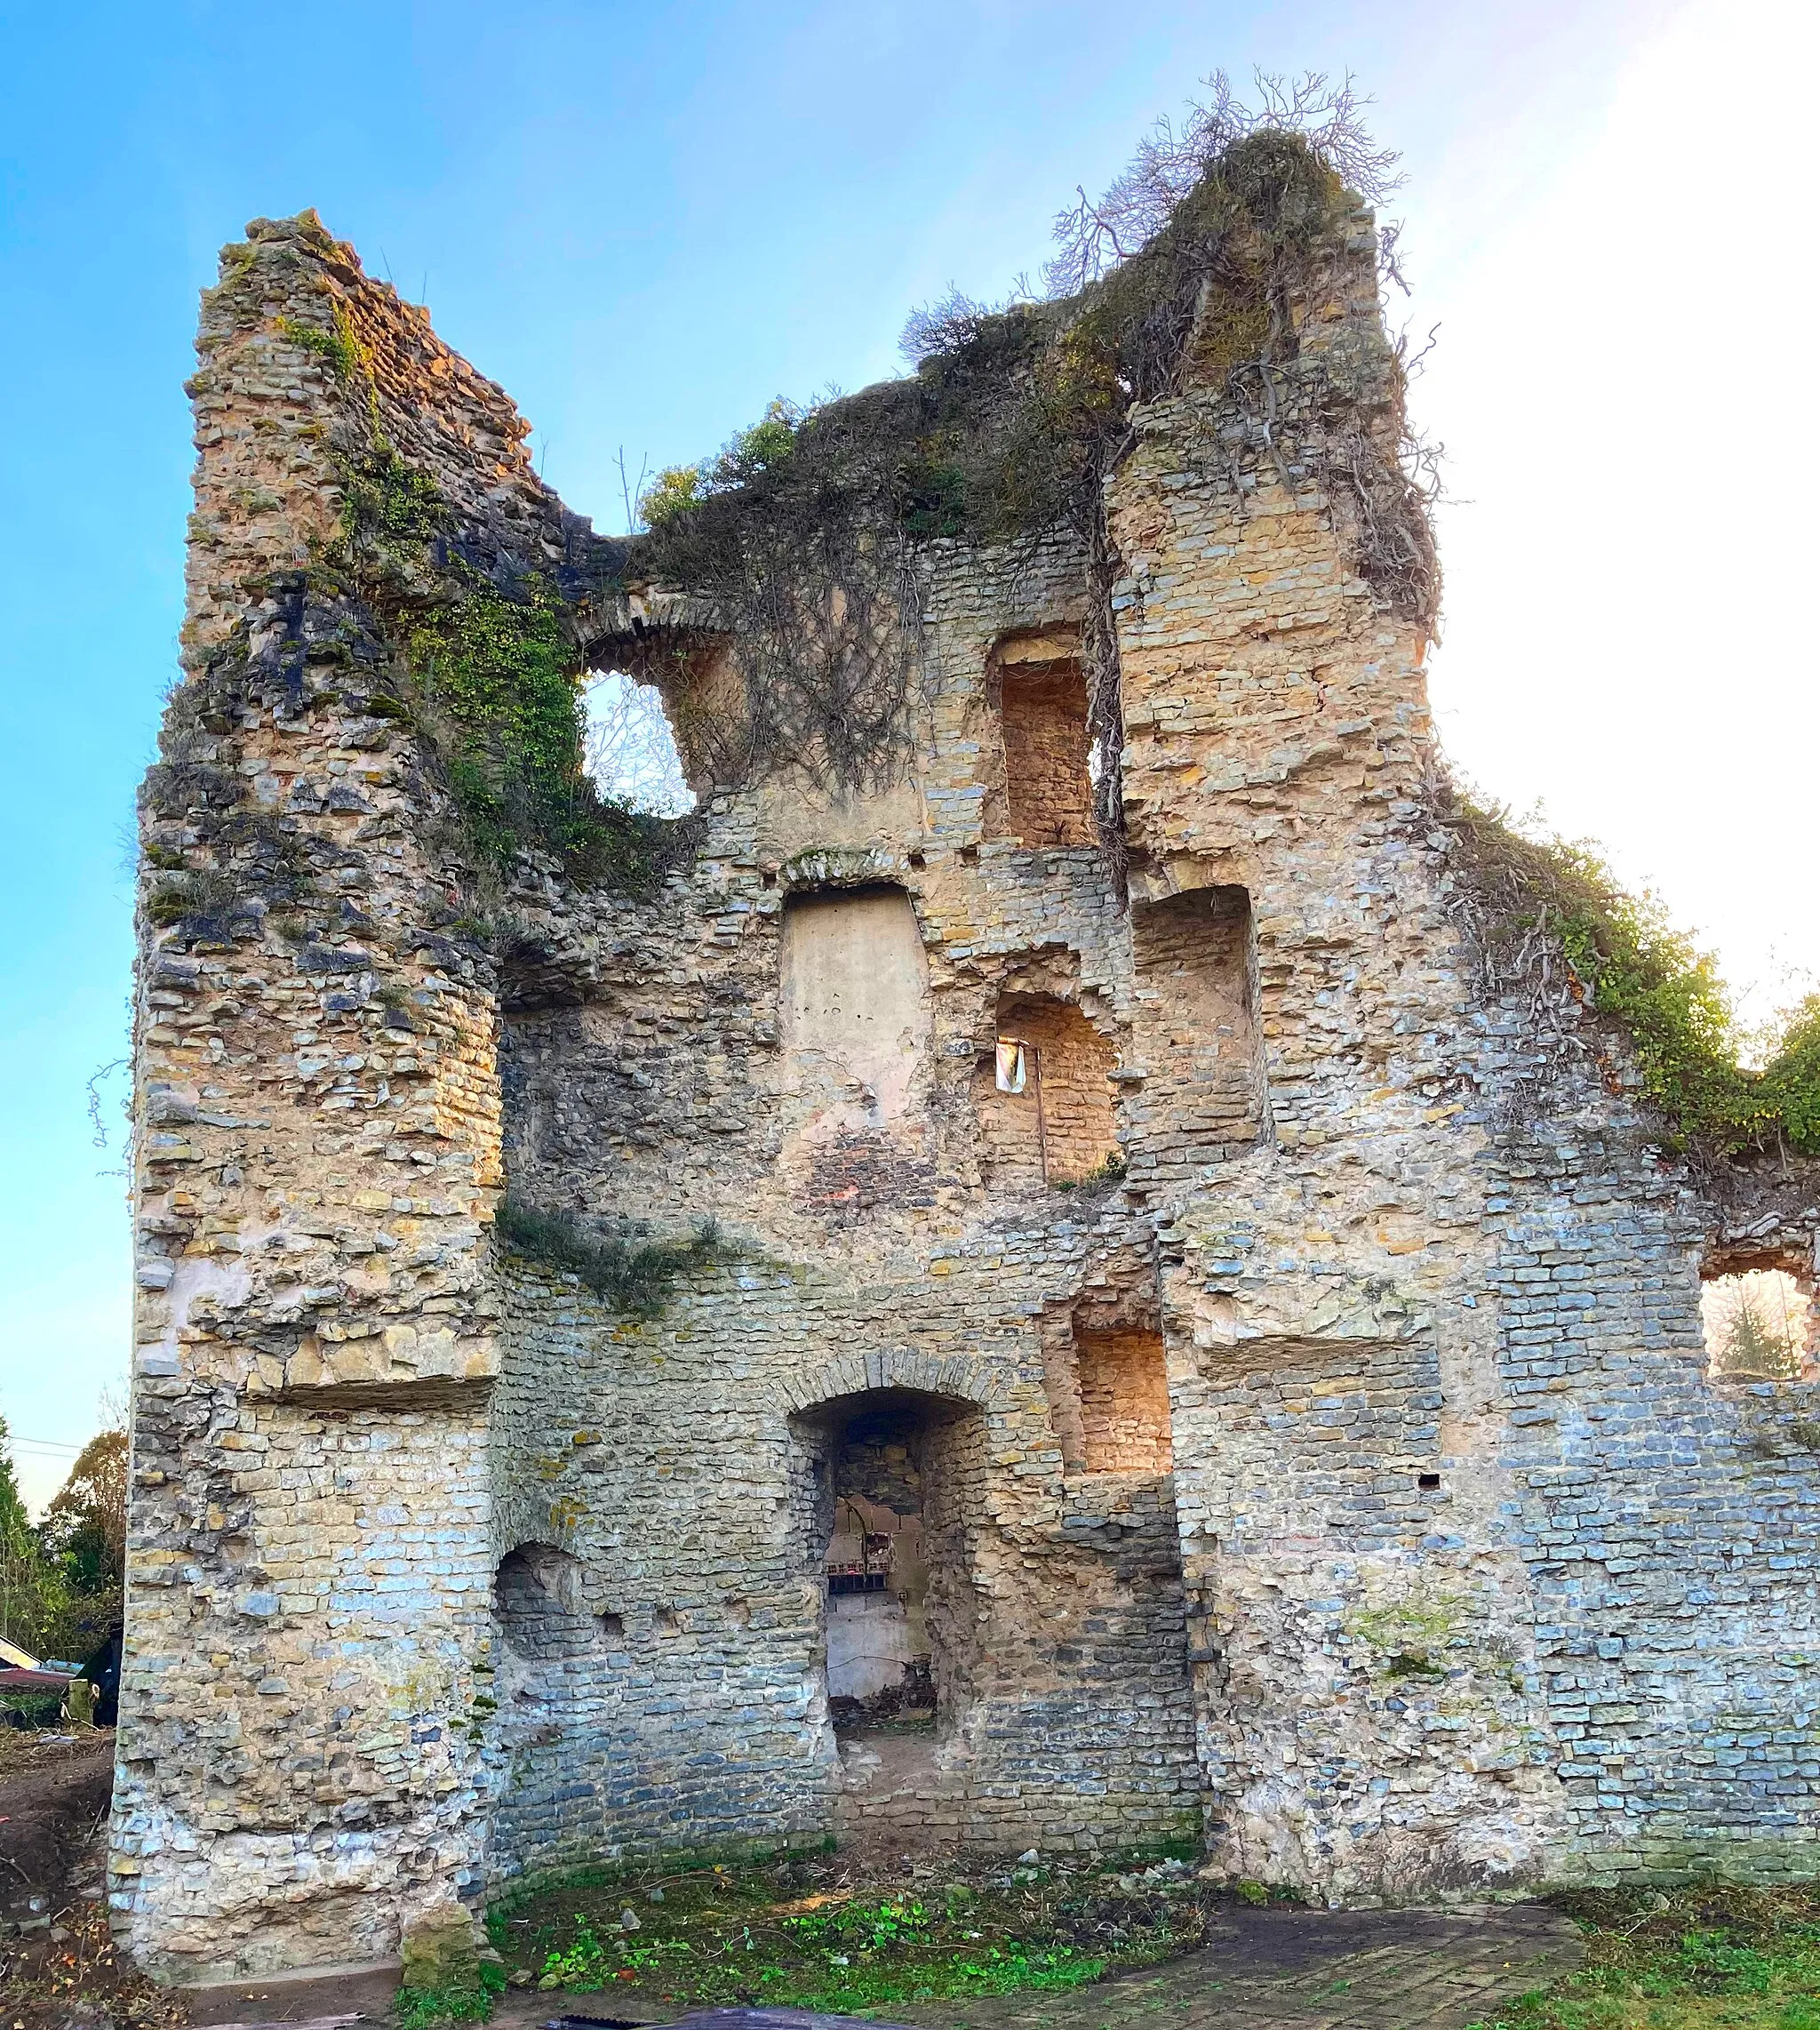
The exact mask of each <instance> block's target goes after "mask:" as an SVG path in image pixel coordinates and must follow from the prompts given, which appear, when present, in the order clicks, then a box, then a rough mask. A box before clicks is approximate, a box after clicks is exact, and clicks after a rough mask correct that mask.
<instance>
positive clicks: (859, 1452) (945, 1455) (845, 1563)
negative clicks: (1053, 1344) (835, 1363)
mask: <svg viewBox="0 0 1820 2030" xmlns="http://www.w3.org/2000/svg"><path fill="white" fill-rule="evenodd" d="M798 1431H799V1436H800V1437H801V1439H802V1442H803V1443H804V1445H805V1447H806V1449H807V1451H808V1454H809V1465H810V1475H809V1480H810V1484H811V1486H812V1488H813V1498H812V1505H811V1513H810V1515H807V1516H805V1518H804V1520H805V1522H806V1524H807V1530H808V1536H809V1544H808V1546H807V1547H808V1549H809V1553H810V1558H811V1559H812V1561H813V1569H814V1570H815V1573H816V1578H817V1581H818V1586H819V1588H820V1591H821V1594H822V1598H823V1624H822V1625H823V1631H824V1636H825V1642H824V1649H823V1657H824V1662H823V1668H824V1671H825V1673H826V1691H827V1705H828V1715H829V1718H830V1720H831V1721H832V1722H833V1724H834V1738H835V1745H836V1747H837V1750H838V1754H839V1757H840V1804H839V1807H838V1809H837V1818H840V1819H841V1820H842V1822H843V1823H845V1824H847V1825H848V1826H850V1827H852V1828H855V1829H858V1827H860V1826H874V1827H879V1826H881V1822H883V1825H884V1826H889V1827H890V1828H891V1829H894V1830H896V1831H897V1832H898V1833H900V1834H903V1833H909V1832H911V1831H914V1829H916V1828H917V1827H919V1826H927V1825H929V1824H930V1823H931V1822H932V1818H933V1815H934V1814H935V1812H936V1809H937V1807H938V1804H939V1802H940V1801H941V1800H942V1799H943V1798H944V1797H945V1796H946V1794H947V1793H948V1790H949V1788H950V1787H951V1781H952V1772H951V1768H950V1766H949V1765H951V1763H952V1760H953V1758H952V1756H951V1755H950V1754H948V1753H947V1751H948V1750H949V1749H950V1748H951V1746H953V1745H954V1744H955V1742H956V1738H957V1735H958V1732H959V1722H960V1720H961V1718H962V1714H963V1713H964V1710H965V1707H966V1705H967V1701H968V1696H969V1690H970V1685H971V1682H972V1680H973V1678H974V1675H975V1669H974V1664H975V1657H974V1652H975V1650H976V1649H977V1647H978V1643H977V1638H976V1634H975V1626H974V1609H973V1601H972V1592H973V1589H972V1587H971V1586H970V1582H969V1569H970V1554H969V1527H968V1520H967V1519H968V1515H969V1514H970V1507H971V1504H970V1499H969V1493H970V1489H971V1488H972V1487H973V1485H974V1484H975V1483H976V1481H977V1479H978V1475H979V1474H980V1473H981V1472H982V1470H983V1467H984V1463H985V1444H984V1433H983V1429H982V1419H981V1418H980V1415H979V1412H978V1410H977V1409H975V1408H974V1406H973V1405H971V1404H970V1403H960V1402H956V1401H954V1400H953V1399H951V1398H948V1397H945V1396H938V1395H925V1394H923V1393H922V1391H920V1390H915V1389H904V1388H884V1389H873V1390H867V1391H866V1392H865V1393H864V1394H862V1395H850V1396H844V1397H841V1398H838V1399H836V1400H835V1401H834V1402H832V1403H825V1404H823V1405H822V1406H821V1407H820V1408H819V1409H818V1410H816V1411H810V1412H807V1413H805V1414H804V1416H803V1417H802V1418H801V1419H798Z"/></svg>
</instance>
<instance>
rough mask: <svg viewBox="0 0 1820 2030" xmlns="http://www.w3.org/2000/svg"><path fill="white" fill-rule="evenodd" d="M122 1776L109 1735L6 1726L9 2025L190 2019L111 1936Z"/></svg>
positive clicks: (0, 1833) (4, 1944)
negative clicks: (112, 1842) (110, 1890)
mask: <svg viewBox="0 0 1820 2030" xmlns="http://www.w3.org/2000/svg"><path fill="white" fill-rule="evenodd" d="M113 1781H114V1734H113V1730H112V1729H111V1728H105V1727H84V1728H79V1729H76V1730H74V1731H73V1732H72V1733H68V1734H45V1733H20V1732H16V1731H15V1730H12V1728H0V2030H61V2026H63V2025H66V2024H76V2025H81V2024H92V2025H95V2026H101V2025H103V2024H107V2023H109V2022H112V2023H116V2024H143V2025H148V2026H151V2025H167V2024H180V2023H184V2022H187V2021H188V2017H187V2016H186V2014H185V2012H184V2008H183V2004H182V2002H181V2001H180V1999H179V1998H178V1997H176V1996H174V1995H172V1994H165V1993H164V1992H163V1991H161V1990H160V1989H157V1988H156V1987H154V1986H151V1984H150V1983H149V1982H148V1981H146V1980H144V1979H142V1978H140V1976H139V1975H138V1974H136V1973H134V1972H133V1971H132V1970H131V1969H130V1968H123V1967H122V1966H121V1965H120V1963H119V1961H118V1960H117V1958H116V1954H115V1951H114V1944H113V1940H112V1939H111V1938H109V1936H108V1904H107V1884H106V1874H105V1868H106V1842H107V1833H108V1793H109V1791H110V1789H111V1788H112V1786H113Z"/></svg>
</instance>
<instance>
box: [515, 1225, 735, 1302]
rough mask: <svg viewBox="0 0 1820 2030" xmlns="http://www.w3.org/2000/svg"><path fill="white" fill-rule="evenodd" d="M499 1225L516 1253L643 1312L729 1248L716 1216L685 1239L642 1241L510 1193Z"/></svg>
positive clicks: (620, 1229)
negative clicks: (525, 1201)
mask: <svg viewBox="0 0 1820 2030" xmlns="http://www.w3.org/2000/svg"><path fill="white" fill-rule="evenodd" d="M494 1231H495V1232H496V1233H497V1234H498V1235H499V1240H500V1242H501V1243H502V1244H503V1245H504V1246H505V1247H507V1249H509V1250H510V1251H512V1252H513V1253H514V1254H516V1255H520V1256H523V1258H524V1259H526V1260H528V1261H534V1262H540V1263H542V1264H544V1265H546V1266H547V1267H551V1268H557V1269H566V1270H568V1271H569V1272H571V1274H572V1275H579V1277H580V1278H581V1280H582V1282H583V1283H586V1284H587V1287H588V1288H589V1289H590V1290H591V1291H594V1293H595V1296H596V1297H598V1298H600V1299H602V1300H603V1302H604V1303H606V1304H609V1305H611V1307H613V1308H614V1309H615V1310H617V1311H625V1312H629V1313H630V1314H631V1315H633V1316H635V1317H640V1318H649V1317H651V1316H654V1315H656V1314H657V1313H658V1312H659V1311H660V1310H661V1309H662V1308H663V1306H664V1303H665V1300H666V1299H667V1297H668V1296H669V1294H670V1291H671V1290H672V1289H673V1288H674V1287H675V1283H676V1281H677V1279H678V1278H679V1277H680V1276H682V1275H684V1274H686V1273H687V1272H688V1271H689V1270H690V1269H694V1268H701V1267H706V1266H707V1265H708V1264H709V1263H711V1262H714V1261H717V1260H719V1259H721V1257H722V1253H723V1251H724V1250H723V1245H722V1240H721V1236H720V1232H719V1229H718V1228H717V1227H715V1226H714V1223H713V1222H712V1221H707V1222H705V1223H704V1224H703V1225H702V1226H701V1227H700V1228H699V1229H698V1231H697V1232H696V1233H695V1234H693V1235H691V1236H690V1238H689V1239H688V1240H686V1241H641V1240H639V1239H637V1238H636V1237H635V1236H634V1235H632V1234H631V1233H629V1232H628V1231H627V1230H626V1229H625V1228H624V1227H617V1228H612V1229H610V1230H608V1231H605V1232H601V1231H597V1230H596V1229H595V1228H594V1227H589V1226H587V1225H585V1224H584V1223H583V1222H582V1221H581V1220H579V1219H577V1218H576V1217H575V1215H574V1214H573V1213H570V1212H563V1211H551V1210H548V1209H547V1208H544V1207H541V1206H536V1205H527V1204H526V1203H524V1202H523V1200H522V1199H516V1198H510V1197H508V1198H507V1199H506V1200H505V1201H504V1202H503V1203H501V1204H500V1206H499V1211H498V1212H497V1213H496V1214H495V1215H494Z"/></svg>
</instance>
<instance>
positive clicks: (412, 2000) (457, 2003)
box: [392, 1961, 506, 2030]
mask: <svg viewBox="0 0 1820 2030" xmlns="http://www.w3.org/2000/svg"><path fill="white" fill-rule="evenodd" d="M505 1992H506V1970H505V1968H504V1967H496V1966H493V1965H491V1963H490V1962H485V1961H483V1962H482V1963H481V1965H480V1967H479V1969H478V1970H477V1971H476V1974H475V1980H474V1983H473V1985H472V1986H463V1987H401V1988H400V1989H399V1990H398V1993H397V1994H396V1995H395V1998H394V2000H393V2002H392V2020H393V2023H394V2024H395V2026H396V2030H434V2026H435V2025H437V2024H442V2023H485V2022H487V2021H489V2020H490V2019H491V2016H492V2013H493V2005H494V2003H495V2002H498V2000H499V1997H500V1995H502V1994H504V1993H505Z"/></svg>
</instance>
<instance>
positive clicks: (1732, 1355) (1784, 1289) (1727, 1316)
mask: <svg viewBox="0 0 1820 2030" xmlns="http://www.w3.org/2000/svg"><path fill="white" fill-rule="evenodd" d="M1811 1287H1812V1284H1811V1279H1810V1278H1808V1277H1807V1276H1804V1275H1799V1274H1797V1273H1795V1272H1794V1271H1792V1269H1790V1268H1789V1267H1783V1266H1777V1265H1775V1264H1771V1263H1768V1262H1764V1263H1761V1264H1753V1265H1752V1266H1748V1267H1744V1266H1740V1267H1736V1268H1733V1269H1729V1270H1727V1271H1724V1272H1721V1273H1716V1274H1715V1273H1708V1274H1707V1275H1705V1276H1704V1278H1703V1280H1702V1283H1701V1285H1700V1323H1701V1325H1702V1327H1703V1328H1704V1334H1705V1341H1706V1365H1707V1372H1708V1373H1709V1374H1711V1375H1712V1376H1713V1377H1714V1378H1715V1379H1722V1380H1736V1381H1744V1380H1752V1381H1798V1380H1802V1379H1808V1377H1809V1376H1811V1375H1812V1373H1813V1371H1814V1364H1815V1363H1814V1360H1813V1338H1812V1332H1811V1317H1810V1312H1811V1300H1810V1291H1811Z"/></svg>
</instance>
